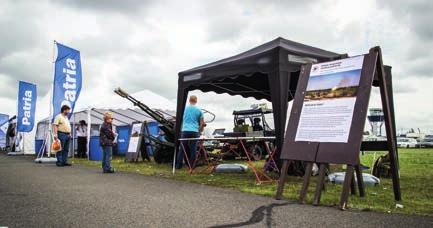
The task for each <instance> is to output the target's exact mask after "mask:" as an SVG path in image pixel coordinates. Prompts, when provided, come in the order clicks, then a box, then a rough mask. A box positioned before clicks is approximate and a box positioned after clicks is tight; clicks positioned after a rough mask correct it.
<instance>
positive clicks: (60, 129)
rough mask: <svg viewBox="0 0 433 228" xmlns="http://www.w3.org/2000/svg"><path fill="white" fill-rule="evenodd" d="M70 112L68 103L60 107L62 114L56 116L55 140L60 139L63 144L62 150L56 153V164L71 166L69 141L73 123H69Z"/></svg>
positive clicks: (54, 125) (54, 126)
mask: <svg viewBox="0 0 433 228" xmlns="http://www.w3.org/2000/svg"><path fill="white" fill-rule="evenodd" d="M69 112H71V108H70V107H69V106H67V105H63V106H62V108H61V109H60V114H58V115H57V116H56V118H55V119H54V123H53V133H54V140H57V139H59V140H60V144H61V145H62V150H61V151H59V152H57V153H56V157H57V162H56V165H57V166H59V167H62V166H71V164H69V163H68V162H67V161H68V155H69V141H70V138H71V123H69V118H68V115H69Z"/></svg>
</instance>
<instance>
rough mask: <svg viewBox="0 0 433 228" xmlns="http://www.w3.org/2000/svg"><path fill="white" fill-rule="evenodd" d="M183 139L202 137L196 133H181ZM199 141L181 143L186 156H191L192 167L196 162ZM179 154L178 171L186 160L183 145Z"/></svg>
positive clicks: (177, 158) (177, 160) (177, 159)
mask: <svg viewBox="0 0 433 228" xmlns="http://www.w3.org/2000/svg"><path fill="white" fill-rule="evenodd" d="M180 137H181V138H198V137H200V133H198V132H194V131H182V132H181V133H180ZM197 142H198V141H197V140H187V141H180V143H182V144H183V146H184V147H185V150H186V154H187V155H189V156H188V159H189V164H190V165H191V166H192V165H193V164H194V161H195V154H196V153H197ZM178 151H179V152H178V153H177V156H176V169H180V168H182V163H183V159H184V151H183V147H182V145H180V146H179V150H178Z"/></svg>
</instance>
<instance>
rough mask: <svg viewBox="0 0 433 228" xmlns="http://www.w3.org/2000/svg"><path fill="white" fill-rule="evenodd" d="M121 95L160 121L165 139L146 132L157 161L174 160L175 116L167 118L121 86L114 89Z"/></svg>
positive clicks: (146, 138)
mask: <svg viewBox="0 0 433 228" xmlns="http://www.w3.org/2000/svg"><path fill="white" fill-rule="evenodd" d="M114 92H115V93H116V94H118V95H119V96H121V97H123V98H125V99H127V100H129V101H130V102H132V103H133V104H134V106H137V107H138V108H140V109H141V110H143V111H144V112H145V113H147V114H148V115H149V116H150V117H151V118H152V119H154V120H155V121H157V122H158V123H159V129H160V130H161V131H162V132H163V133H164V136H165V137H164V138H165V140H164V139H161V137H154V136H152V135H150V134H145V135H144V137H145V141H147V142H149V143H150V144H152V145H153V146H154V155H153V158H154V160H155V162H157V163H167V162H171V161H173V155H174V145H175V143H174V140H175V121H174V120H175V118H174V117H171V119H172V120H171V119H167V118H166V117H165V116H164V115H163V114H162V113H161V112H159V111H157V110H153V109H151V108H149V107H148V106H147V105H145V104H143V103H142V102H140V101H139V100H137V99H136V98H134V97H133V96H131V95H130V94H128V93H127V92H125V91H124V90H122V89H121V88H117V89H115V90H114Z"/></svg>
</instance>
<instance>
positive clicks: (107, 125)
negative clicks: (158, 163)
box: [52, 95, 205, 173]
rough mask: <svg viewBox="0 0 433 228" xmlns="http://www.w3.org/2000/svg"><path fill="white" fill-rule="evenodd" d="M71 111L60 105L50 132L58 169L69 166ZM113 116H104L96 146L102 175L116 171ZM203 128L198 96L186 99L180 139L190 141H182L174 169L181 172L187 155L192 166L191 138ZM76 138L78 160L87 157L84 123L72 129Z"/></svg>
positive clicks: (194, 141)
mask: <svg viewBox="0 0 433 228" xmlns="http://www.w3.org/2000/svg"><path fill="white" fill-rule="evenodd" d="M70 112H71V108H70V107H69V106H67V105H63V106H62V107H61V109H60V113H59V114H58V115H57V116H56V117H55V118H54V121H53V125H52V129H53V137H54V141H55V142H56V141H58V143H59V144H60V149H59V150H58V151H56V158H57V162H56V165H57V166H58V167H64V166H71V163H69V162H68V155H69V144H70V141H71V140H72V134H71V132H72V128H71V123H70V122H69V116H70ZM112 122H113V114H112V113H111V112H106V113H104V122H103V123H102V125H101V126H100V129H99V144H100V146H101V148H102V151H103V155H102V164H101V167H102V171H103V173H114V172H115V170H114V168H113V167H112V166H111V160H112V156H113V147H114V146H115V145H116V140H115V139H116V137H117V133H116V132H115V131H114V130H113V125H112ZM204 127H205V123H204V119H203V112H202V110H201V109H200V108H198V107H197V96H194V95H192V96H190V97H189V105H187V106H186V107H185V112H184V115H183V123H182V131H181V135H180V137H181V138H184V139H188V138H191V140H187V141H184V143H183V144H184V146H181V147H179V153H177V156H176V161H175V164H176V165H175V167H176V168H177V169H181V168H182V167H183V165H184V163H185V164H186V162H187V159H186V158H185V156H184V154H187V155H188V161H189V162H190V163H191V164H192V163H193V162H194V161H195V159H196V150H197V140H196V139H194V138H198V137H200V134H201V133H202V132H203V130H204ZM74 130H75V132H76V134H75V135H76V136H77V144H78V147H77V157H78V158H86V157H87V134H88V132H87V123H86V121H84V120H81V121H79V124H78V126H77V127H76V129H74Z"/></svg>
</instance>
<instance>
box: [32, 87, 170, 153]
mask: <svg viewBox="0 0 433 228" xmlns="http://www.w3.org/2000/svg"><path fill="white" fill-rule="evenodd" d="M50 94H51V92H49V93H48V94H47V95H46V96H45V97H43V98H42V99H39V100H38V102H37V105H36V107H37V108H36V122H37V123H38V124H37V125H36V126H35V127H34V129H33V131H32V132H30V133H26V134H25V138H24V145H25V147H24V148H25V149H24V153H25V154H35V141H34V140H35V139H44V133H45V132H47V131H48V129H49V126H48V124H49V117H47V116H49V107H50V103H51V102H50V99H51V96H50ZM131 95H132V96H134V97H135V98H136V99H137V100H139V101H141V102H143V103H144V104H146V105H147V106H149V107H151V108H152V109H157V110H161V111H160V112H161V113H162V114H163V115H164V116H165V117H167V118H169V117H170V116H171V115H174V113H175V112H174V111H171V110H174V109H175V107H176V105H175V104H174V103H173V102H171V101H170V100H168V99H167V98H165V97H163V96H160V95H158V94H156V93H154V92H152V91H150V90H142V91H139V92H136V93H133V94H131ZM80 107H82V108H80ZM83 107H93V108H83ZM77 108H78V109H79V110H80V111H76V112H75V113H74V115H73V116H72V117H71V124H73V123H75V124H78V122H79V121H80V120H85V121H86V122H89V121H88V116H87V113H88V110H89V109H91V112H90V114H91V115H90V118H91V119H90V122H91V123H92V129H93V130H97V129H98V125H100V124H101V123H102V121H103V119H102V115H103V113H104V112H106V111H111V112H113V115H114V121H113V125H115V126H121V125H128V124H130V123H132V122H134V121H154V120H152V119H151V118H150V117H149V116H148V115H147V114H145V113H144V112H143V111H142V110H139V109H137V108H136V107H134V105H133V104H132V103H131V102H129V101H127V100H125V99H124V98H122V97H119V96H118V95H116V94H114V92H113V93H112V94H109V95H106V96H104V97H103V98H101V99H100V100H99V99H95V100H94V102H92V103H91V104H88V105H85V104H82V103H77Z"/></svg>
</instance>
